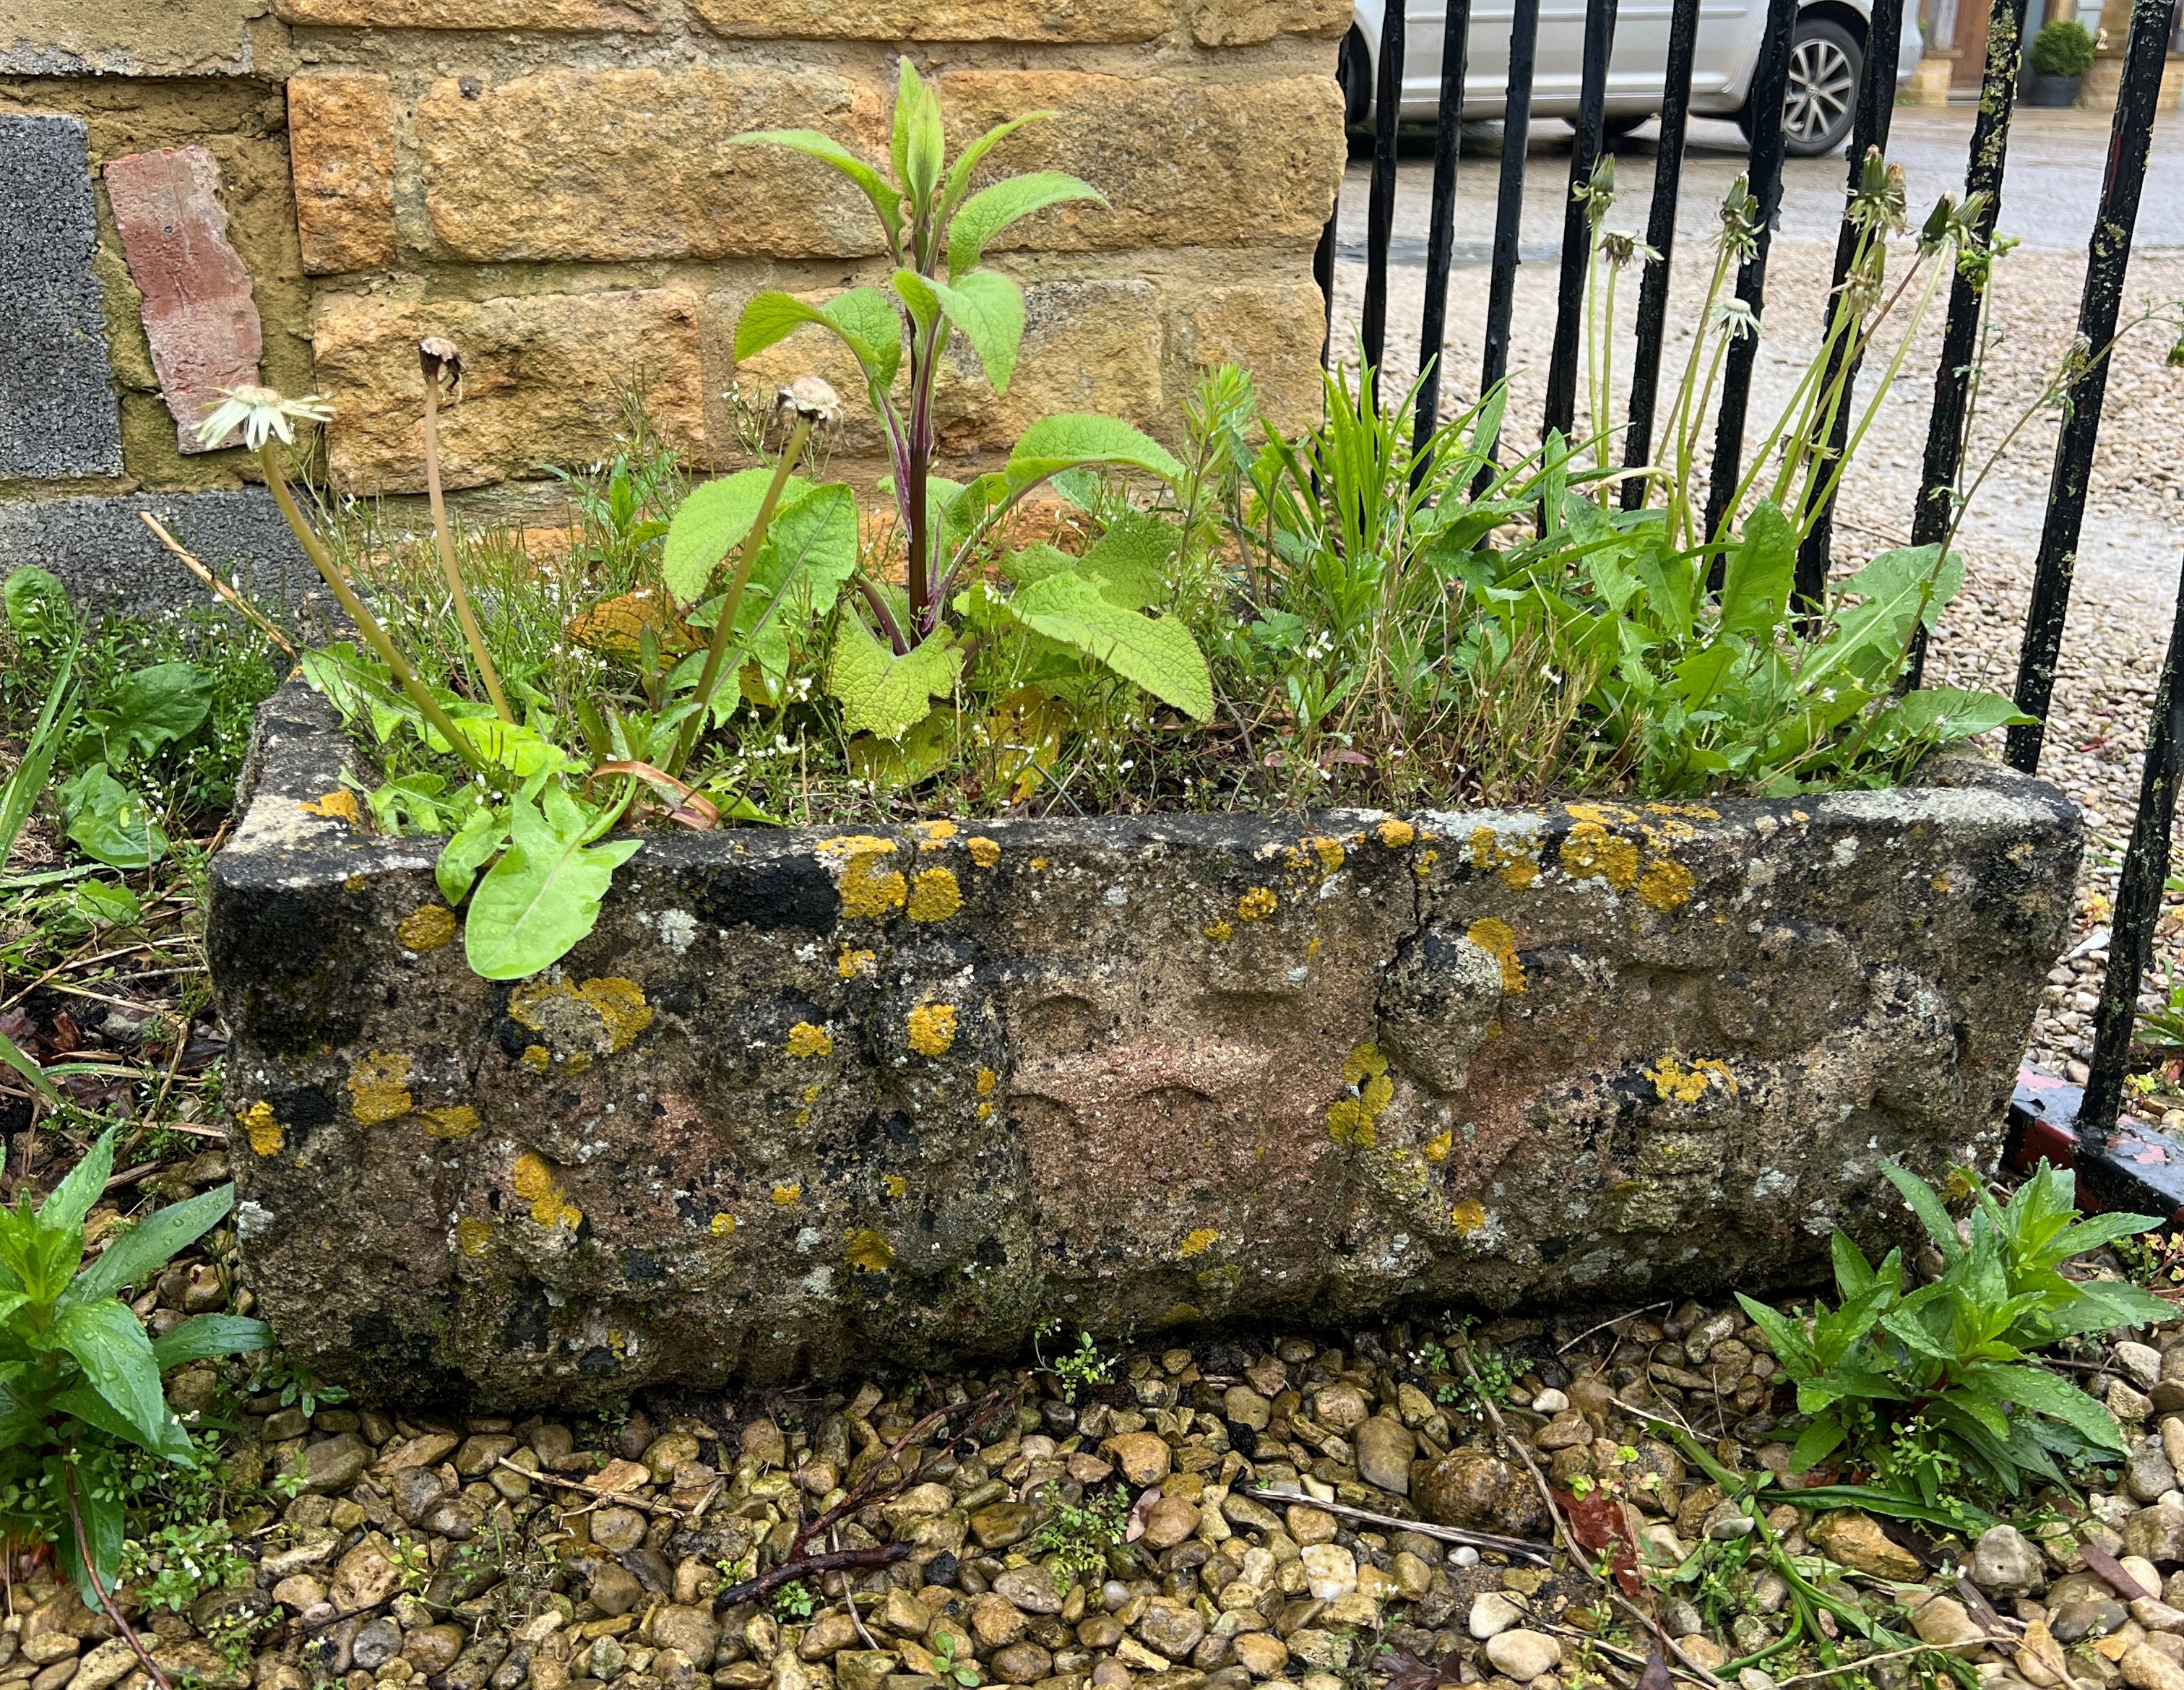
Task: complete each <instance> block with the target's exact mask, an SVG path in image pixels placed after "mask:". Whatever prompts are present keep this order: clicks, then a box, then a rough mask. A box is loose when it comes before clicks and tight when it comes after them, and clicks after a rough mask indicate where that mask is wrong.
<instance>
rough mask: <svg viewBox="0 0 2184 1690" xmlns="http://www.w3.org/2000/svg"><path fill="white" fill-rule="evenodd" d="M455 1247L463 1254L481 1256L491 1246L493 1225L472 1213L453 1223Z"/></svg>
mask: <svg viewBox="0 0 2184 1690" xmlns="http://www.w3.org/2000/svg"><path fill="white" fill-rule="evenodd" d="M455 1248H456V1249H458V1250H460V1251H461V1252H463V1254H464V1255H465V1256H482V1255H484V1254H485V1252H487V1251H488V1250H490V1249H491V1248H493V1227H492V1224H490V1223H489V1222H487V1221H482V1220H480V1219H478V1218H477V1217H476V1215H474V1214H466V1215H465V1216H464V1217H463V1218H462V1219H460V1220H459V1221H457V1222H456V1223H455Z"/></svg>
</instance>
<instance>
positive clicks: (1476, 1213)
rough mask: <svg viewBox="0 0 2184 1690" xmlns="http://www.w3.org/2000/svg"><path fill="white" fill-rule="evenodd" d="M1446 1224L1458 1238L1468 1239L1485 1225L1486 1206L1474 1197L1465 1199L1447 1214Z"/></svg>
mask: <svg viewBox="0 0 2184 1690" xmlns="http://www.w3.org/2000/svg"><path fill="white" fill-rule="evenodd" d="M1448 1224H1450V1225H1451V1226H1452V1227H1454V1228H1455V1229H1456V1230H1457V1235H1458V1236H1459V1237H1463V1238H1468V1237H1469V1236H1470V1235H1472V1234H1473V1233H1474V1232H1476V1231H1478V1230H1479V1228H1480V1227H1482V1226H1484V1225H1485V1224H1486V1205H1485V1204H1484V1203H1482V1202H1479V1200H1478V1199H1477V1198H1476V1197H1466V1198H1465V1199H1464V1200H1463V1202H1460V1203H1458V1204H1457V1205H1456V1206H1455V1207H1454V1208H1451V1209H1450V1210H1449V1212H1448Z"/></svg>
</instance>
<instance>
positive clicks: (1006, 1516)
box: [971, 1503, 1190, 1549]
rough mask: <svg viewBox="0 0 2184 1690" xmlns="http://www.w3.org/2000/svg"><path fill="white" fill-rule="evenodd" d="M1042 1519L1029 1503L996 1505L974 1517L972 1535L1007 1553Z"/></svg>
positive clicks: (972, 1518)
mask: <svg viewBox="0 0 2184 1690" xmlns="http://www.w3.org/2000/svg"><path fill="white" fill-rule="evenodd" d="M1038 1518H1039V1510H1038V1509H1035V1508H1034V1507H1033V1506H1032V1505H1031V1504H1030V1503H992V1504H991V1505H989V1507H986V1508H982V1509H979V1510H978V1512H977V1513H976V1514H972V1516H971V1535H972V1537H976V1538H977V1539H978V1543H979V1547H980V1548H986V1549H1006V1548H1008V1547H1009V1546H1010V1545H1011V1544H1012V1543H1021V1542H1023V1540H1024V1539H1025V1538H1027V1537H1029V1536H1030V1535H1031V1529H1032V1525H1033V1522H1034V1521H1035V1520H1037V1519H1038ZM1189 1535H1190V1534H1189V1533H1188V1532H1186V1533H1185V1534H1184V1536H1185V1537H1188V1536H1189ZM1180 1541H1181V1540H1180V1539H1178V1542H1180ZM1160 1547H1162V1548H1167V1545H1166V1544H1162V1545H1161V1546H1160Z"/></svg>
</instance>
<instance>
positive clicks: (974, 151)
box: [940, 111, 1054, 220]
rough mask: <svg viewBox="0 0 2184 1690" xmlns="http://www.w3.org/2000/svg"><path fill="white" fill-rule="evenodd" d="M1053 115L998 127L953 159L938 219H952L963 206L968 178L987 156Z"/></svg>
mask: <svg viewBox="0 0 2184 1690" xmlns="http://www.w3.org/2000/svg"><path fill="white" fill-rule="evenodd" d="M1053 115H1054V114H1053V113H1052V112H1050V111H1028V112H1026V113H1025V114H1023V115H1022V117H1012V118H1010V119H1009V120H1007V121H1006V122H1004V123H997V124H995V125H994V126H993V127H992V128H991V129H989V130H988V131H986V132H985V133H984V134H983V135H982V136H980V137H978V139H977V140H976V141H973V142H972V143H971V144H970V145H969V146H968V147H966V148H964V149H963V150H962V151H961V153H957V154H956V162H955V163H954V164H953V165H950V166H949V167H948V181H947V182H946V183H945V184H944V187H943V188H942V190H941V196H940V215H941V218H942V220H947V219H948V218H950V217H951V216H953V215H955V211H956V207H957V206H959V205H961V204H962V203H963V197H964V195H966V194H967V193H968V192H970V191H971V174H972V171H974V170H977V169H978V166H979V165H982V164H983V163H984V162H985V159H986V154H987V153H990V152H992V151H993V150H994V148H996V147H998V146H1000V144H1001V142H1004V141H1006V140H1007V139H1008V138H1009V137H1010V136H1011V135H1013V134H1015V133H1016V132H1017V131H1018V130H1019V129H1022V127H1023V126H1024V125H1026V124H1028V123H1043V122H1045V120H1047V119H1048V118H1050V117H1052V116H1053Z"/></svg>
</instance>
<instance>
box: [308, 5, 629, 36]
mask: <svg viewBox="0 0 2184 1690" xmlns="http://www.w3.org/2000/svg"><path fill="white" fill-rule="evenodd" d="M273 9H274V11H275V12H276V14H278V16H279V17H280V19H281V21H282V22H283V23H289V24H317V25H331V26H334V27H337V28H343V29H382V30H545V31H592V30H622V31H639V32H645V31H652V30H655V29H656V28H658V27H659V25H658V22H657V21H656V18H655V13H656V10H657V8H656V6H655V0H275V3H274V8H273Z"/></svg>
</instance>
